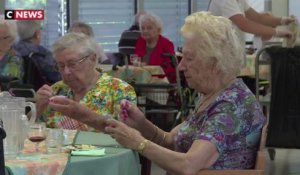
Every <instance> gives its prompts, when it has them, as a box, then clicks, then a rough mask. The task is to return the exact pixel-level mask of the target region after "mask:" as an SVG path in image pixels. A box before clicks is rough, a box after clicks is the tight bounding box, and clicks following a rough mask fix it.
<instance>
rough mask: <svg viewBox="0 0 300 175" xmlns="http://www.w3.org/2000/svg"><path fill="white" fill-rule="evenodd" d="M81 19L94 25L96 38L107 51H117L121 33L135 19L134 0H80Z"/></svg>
mask: <svg viewBox="0 0 300 175" xmlns="http://www.w3.org/2000/svg"><path fill="white" fill-rule="evenodd" d="M78 9H79V10H78V18H79V21H82V22H85V23H87V24H89V25H91V26H92V27H93V30H94V33H95V39H96V41H97V42H99V43H100V44H101V45H102V47H103V48H104V50H105V51H110V52H113V51H117V50H118V43H119V39H120V36H121V33H122V32H123V31H124V30H126V29H128V28H129V27H130V26H131V24H132V23H133V20H134V1H133V0H101V1H99V0H79V3H78Z"/></svg>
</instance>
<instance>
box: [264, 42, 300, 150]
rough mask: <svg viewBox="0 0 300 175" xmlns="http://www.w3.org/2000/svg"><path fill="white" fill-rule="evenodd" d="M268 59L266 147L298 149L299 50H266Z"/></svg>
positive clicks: (299, 145)
mask: <svg viewBox="0 0 300 175" xmlns="http://www.w3.org/2000/svg"><path fill="white" fill-rule="evenodd" d="M266 53H267V54H268V55H269V56H270V59H271V103H270V116H269V128H268V136H267V140H266V147H272V148H300V140H299V137H300V108H299V103H300V98H299V97H300V88H299V86H300V78H299V77H300V46H295V47H294V48H284V47H281V46H272V47H268V48H266Z"/></svg>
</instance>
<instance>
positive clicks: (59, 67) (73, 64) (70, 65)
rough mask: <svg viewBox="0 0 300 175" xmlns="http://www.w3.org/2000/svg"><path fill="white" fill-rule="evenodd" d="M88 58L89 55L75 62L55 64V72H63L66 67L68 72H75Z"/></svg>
mask: <svg viewBox="0 0 300 175" xmlns="http://www.w3.org/2000/svg"><path fill="white" fill-rule="evenodd" d="M90 56H91V55H87V56H84V57H82V58H80V59H79V60H77V61H71V62H69V63H67V64H62V63H56V64H55V66H56V68H57V70H59V71H62V70H64V69H65V68H66V67H68V68H69V69H70V70H76V69H78V68H79V64H80V63H82V62H83V61H84V60H86V59H87V58H88V57H90Z"/></svg>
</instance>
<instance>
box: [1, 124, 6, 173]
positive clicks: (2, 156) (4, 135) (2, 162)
mask: <svg viewBox="0 0 300 175" xmlns="http://www.w3.org/2000/svg"><path fill="white" fill-rule="evenodd" d="M5 137H6V133H5V131H4V129H3V122H2V120H1V118H0V174H5V172H4V170H5V162H4V149H3V140H4V139H5Z"/></svg>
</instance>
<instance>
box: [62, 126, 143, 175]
mask: <svg viewBox="0 0 300 175" xmlns="http://www.w3.org/2000/svg"><path fill="white" fill-rule="evenodd" d="M74 143H75V144H91V145H95V146H100V147H101V146H102V147H104V148H105V152H106V155H105V156H102V157H100V156H99V157H95V156H93V157H89V156H70V159H69V162H68V164H67V166H66V168H65V170H64V174H63V175H140V174H141V171H140V170H141V167H140V163H139V157H138V154H137V153H136V152H134V151H132V150H130V149H127V148H123V147H121V146H120V145H119V144H118V143H117V142H116V141H115V140H114V139H113V138H111V137H110V136H109V135H107V134H103V133H94V132H79V133H78V135H77V137H76V138H75V142H74Z"/></svg>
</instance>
